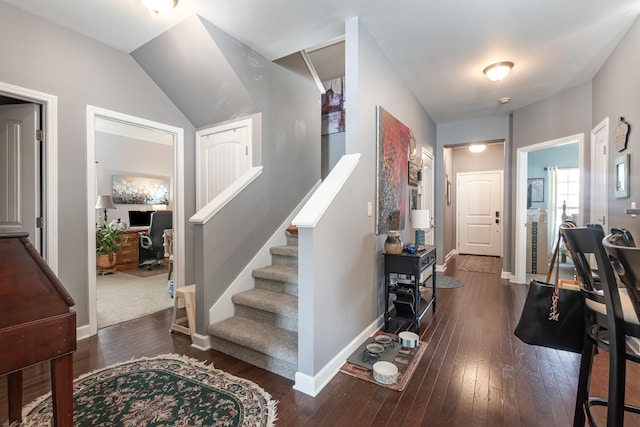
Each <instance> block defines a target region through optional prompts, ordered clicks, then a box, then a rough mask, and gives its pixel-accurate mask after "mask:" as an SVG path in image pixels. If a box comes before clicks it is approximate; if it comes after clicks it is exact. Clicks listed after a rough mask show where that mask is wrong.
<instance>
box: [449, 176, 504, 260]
mask: <svg viewBox="0 0 640 427" xmlns="http://www.w3.org/2000/svg"><path fill="white" fill-rule="evenodd" d="M456 183H457V198H456V201H457V203H456V205H457V207H458V221H457V224H458V226H457V235H458V253H461V254H474V255H492V256H502V171H489V172H472V173H459V174H457V175H456Z"/></svg>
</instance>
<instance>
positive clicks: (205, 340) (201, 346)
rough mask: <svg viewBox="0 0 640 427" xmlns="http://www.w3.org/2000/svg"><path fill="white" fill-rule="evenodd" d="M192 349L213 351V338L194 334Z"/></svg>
mask: <svg viewBox="0 0 640 427" xmlns="http://www.w3.org/2000/svg"><path fill="white" fill-rule="evenodd" d="M191 347H193V348H197V349H198V350H202V351H206V350H210V349H211V337H210V336H209V335H200V334H196V333H194V334H193V336H192V337H191Z"/></svg>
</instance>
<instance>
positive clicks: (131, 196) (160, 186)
mask: <svg viewBox="0 0 640 427" xmlns="http://www.w3.org/2000/svg"><path fill="white" fill-rule="evenodd" d="M111 195H112V197H113V203H116V204H121V205H168V204H169V178H152V177H143V176H129V175H112V176H111Z"/></svg>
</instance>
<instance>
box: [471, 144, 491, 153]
mask: <svg viewBox="0 0 640 427" xmlns="http://www.w3.org/2000/svg"><path fill="white" fill-rule="evenodd" d="M486 148H487V145H486V144H471V145H470V146H469V151H471V152H472V153H482V152H483V151H484V150H485V149H486Z"/></svg>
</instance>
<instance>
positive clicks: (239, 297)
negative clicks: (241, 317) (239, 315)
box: [231, 289, 298, 317]
mask: <svg viewBox="0 0 640 427" xmlns="http://www.w3.org/2000/svg"><path fill="white" fill-rule="evenodd" d="M231 301H233V303H234V304H242V305H245V306H248V307H252V308H256V309H259V310H264V311H268V312H270V313H276V314H280V315H283V316H289V317H297V315H298V298H296V297H294V296H292V295H287V294H283V293H280V292H272V291H268V290H265V289H251V290H249V291H245V292H241V293H239V294H235V295H233V296H232V297H231Z"/></svg>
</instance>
